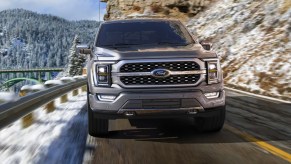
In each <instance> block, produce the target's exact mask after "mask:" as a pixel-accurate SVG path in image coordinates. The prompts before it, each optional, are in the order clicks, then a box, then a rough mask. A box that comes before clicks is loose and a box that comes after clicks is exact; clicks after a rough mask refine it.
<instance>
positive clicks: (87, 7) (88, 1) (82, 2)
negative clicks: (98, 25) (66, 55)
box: [0, 0, 106, 20]
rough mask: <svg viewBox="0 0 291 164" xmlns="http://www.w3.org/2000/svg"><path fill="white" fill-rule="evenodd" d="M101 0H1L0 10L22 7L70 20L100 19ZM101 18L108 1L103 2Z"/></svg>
mask: <svg viewBox="0 0 291 164" xmlns="http://www.w3.org/2000/svg"><path fill="white" fill-rule="evenodd" d="M98 3H99V0H0V11H2V10H7V9H16V8H22V9H26V10H31V11H35V12H37V13H41V14H51V15H55V16H59V17H62V18H65V19H68V20H99V11H98V9H99V7H98ZM100 11H101V14H100V15H101V20H103V16H104V14H105V13H106V3H102V2H101V10H100Z"/></svg>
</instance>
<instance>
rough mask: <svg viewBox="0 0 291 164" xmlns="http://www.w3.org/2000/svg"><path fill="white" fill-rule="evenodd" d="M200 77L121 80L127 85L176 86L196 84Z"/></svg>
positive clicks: (182, 76)
mask: <svg viewBox="0 0 291 164" xmlns="http://www.w3.org/2000/svg"><path fill="white" fill-rule="evenodd" d="M199 78H200V75H172V76H169V77H166V78H155V77H152V76H122V77H120V80H121V82H122V83H123V84H125V85H176V84H194V83H196V82H197V81H198V80H199Z"/></svg>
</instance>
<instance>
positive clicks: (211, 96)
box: [204, 92, 219, 99]
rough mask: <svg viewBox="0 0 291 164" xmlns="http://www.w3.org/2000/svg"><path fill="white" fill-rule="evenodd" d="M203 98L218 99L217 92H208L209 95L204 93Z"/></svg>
mask: <svg viewBox="0 0 291 164" xmlns="http://www.w3.org/2000/svg"><path fill="white" fill-rule="evenodd" d="M204 95H205V97H206V98H208V99H213V98H218V97H219V92H210V93H204Z"/></svg>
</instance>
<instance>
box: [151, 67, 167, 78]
mask: <svg viewBox="0 0 291 164" xmlns="http://www.w3.org/2000/svg"><path fill="white" fill-rule="evenodd" d="M170 75H171V73H170V71H169V70H166V69H155V70H153V71H152V76H154V77H158V78H165V77H168V76H170Z"/></svg>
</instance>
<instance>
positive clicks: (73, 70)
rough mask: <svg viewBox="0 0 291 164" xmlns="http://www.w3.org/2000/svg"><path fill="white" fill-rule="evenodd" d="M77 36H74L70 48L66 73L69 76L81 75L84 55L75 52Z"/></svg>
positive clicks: (77, 41) (77, 42)
mask: <svg viewBox="0 0 291 164" xmlns="http://www.w3.org/2000/svg"><path fill="white" fill-rule="evenodd" d="M79 43H80V41H79V37H78V35H76V36H75V38H74V41H73V45H72V47H71V49H70V55H69V66H68V74H69V75H70V76H75V75H81V74H82V69H83V64H84V62H85V61H86V59H85V56H83V55H81V54H78V52H77V49H76V47H77V44H79Z"/></svg>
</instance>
